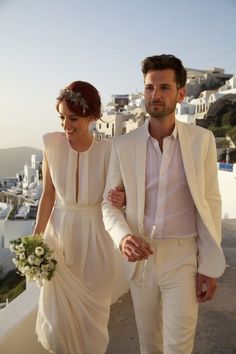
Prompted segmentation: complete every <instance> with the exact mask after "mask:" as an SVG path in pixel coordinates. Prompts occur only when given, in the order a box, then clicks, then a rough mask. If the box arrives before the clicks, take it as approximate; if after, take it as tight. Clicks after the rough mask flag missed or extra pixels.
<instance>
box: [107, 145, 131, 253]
mask: <svg viewBox="0 0 236 354" xmlns="http://www.w3.org/2000/svg"><path fill="white" fill-rule="evenodd" d="M123 185H124V183H123V179H122V174H121V167H120V160H119V155H118V153H117V141H116V139H113V142H112V149H111V156H110V162H109V168H108V175H107V182H106V187H105V191H104V195H103V202H102V212H103V222H104V225H105V229H106V230H107V232H108V233H109V234H110V236H111V237H112V239H113V241H114V243H115V244H116V246H117V247H118V248H119V246H120V241H121V240H122V238H123V237H124V236H126V235H128V234H132V232H131V230H130V228H129V226H128V224H127V222H126V219H125V216H124V213H123V210H122V209H119V208H116V207H114V206H112V204H111V203H110V202H109V201H108V199H107V197H108V192H109V191H110V190H111V189H114V188H115V187H117V186H123Z"/></svg>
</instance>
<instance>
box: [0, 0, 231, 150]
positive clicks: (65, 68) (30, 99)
mask: <svg viewBox="0 0 236 354" xmlns="http://www.w3.org/2000/svg"><path fill="white" fill-rule="evenodd" d="M235 17H236V0H198V1H197V2H196V1H195V0H181V1H174V0H149V1H148V0H133V1H132V0H119V1H115V0H83V1H82V0H0V148H9V147H18V146H30V147H35V148H39V149H41V148H42V142H41V137H42V135H43V134H44V133H46V132H49V131H59V130H61V127H60V121H59V119H58V114H57V112H56V110H55V99H56V97H57V95H58V92H59V91H60V89H61V88H63V87H65V86H66V85H68V84H69V83H71V82H72V81H75V80H84V81H89V82H90V83H92V84H93V85H94V86H96V87H97V89H98V90H99V92H100V94H101V97H102V102H103V104H104V105H105V104H106V103H107V102H109V100H110V97H111V95H112V94H130V93H134V92H137V91H139V92H140V91H143V78H142V74H141V61H142V60H143V59H144V58H145V57H147V56H150V55H155V54H163V53H166V54H174V55H176V56H177V57H179V58H180V59H181V60H182V62H183V64H184V65H185V66H186V67H191V68H198V69H208V68H212V67H221V68H224V69H225V72H226V73H232V74H235V73H236V41H235Z"/></svg>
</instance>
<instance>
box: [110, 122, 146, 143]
mask: <svg viewBox="0 0 236 354" xmlns="http://www.w3.org/2000/svg"><path fill="white" fill-rule="evenodd" d="M144 131H145V126H144V124H143V125H141V126H140V127H138V128H136V129H134V130H132V131H130V132H128V133H125V134H123V135H120V136H117V137H116V138H115V141H116V142H117V143H118V144H119V143H121V144H122V143H124V142H126V141H127V142H131V141H132V140H135V139H136V138H137V137H138V136H140V135H141V134H142V133H144Z"/></svg>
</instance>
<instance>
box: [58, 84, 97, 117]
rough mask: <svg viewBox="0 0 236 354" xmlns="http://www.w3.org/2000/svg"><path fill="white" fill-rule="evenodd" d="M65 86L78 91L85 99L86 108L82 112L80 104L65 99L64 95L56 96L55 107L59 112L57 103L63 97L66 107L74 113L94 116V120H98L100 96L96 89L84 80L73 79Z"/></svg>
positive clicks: (81, 115) (82, 115)
mask: <svg viewBox="0 0 236 354" xmlns="http://www.w3.org/2000/svg"><path fill="white" fill-rule="evenodd" d="M65 88H67V89H70V90H71V91H73V92H75V93H76V92H79V93H80V94H81V95H82V97H83V98H84V99H85V101H86V103H87V105H88V108H86V111H85V112H84V113H83V107H82V106H81V105H78V104H77V105H76V104H75V103H73V102H71V101H70V100H68V99H66V97H63V95H62V97H60V98H58V101H57V103H56V109H57V111H58V112H59V104H60V102H61V101H62V100H63V99H65V100H66V104H67V107H68V108H69V110H70V111H71V112H73V113H75V114H78V116H80V117H88V116H94V117H95V120H98V119H99V118H100V117H101V115H102V114H101V98H100V95H99V92H98V90H97V89H96V88H95V87H94V86H93V85H91V84H90V83H89V82H85V81H74V82H72V83H71V84H70V85H68V86H66V87H65Z"/></svg>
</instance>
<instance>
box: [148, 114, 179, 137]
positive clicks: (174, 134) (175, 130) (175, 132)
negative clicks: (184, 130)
mask: <svg viewBox="0 0 236 354" xmlns="http://www.w3.org/2000/svg"><path fill="white" fill-rule="evenodd" d="M149 120H150V119H147V120H146V121H145V123H144V124H146V127H145V130H146V132H147V134H146V137H147V140H148V139H152V136H151V135H150V133H149V129H148V127H149ZM170 137H173V138H174V139H177V138H178V125H177V122H176V120H175V127H174V129H173V131H172V133H171V135H170Z"/></svg>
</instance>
